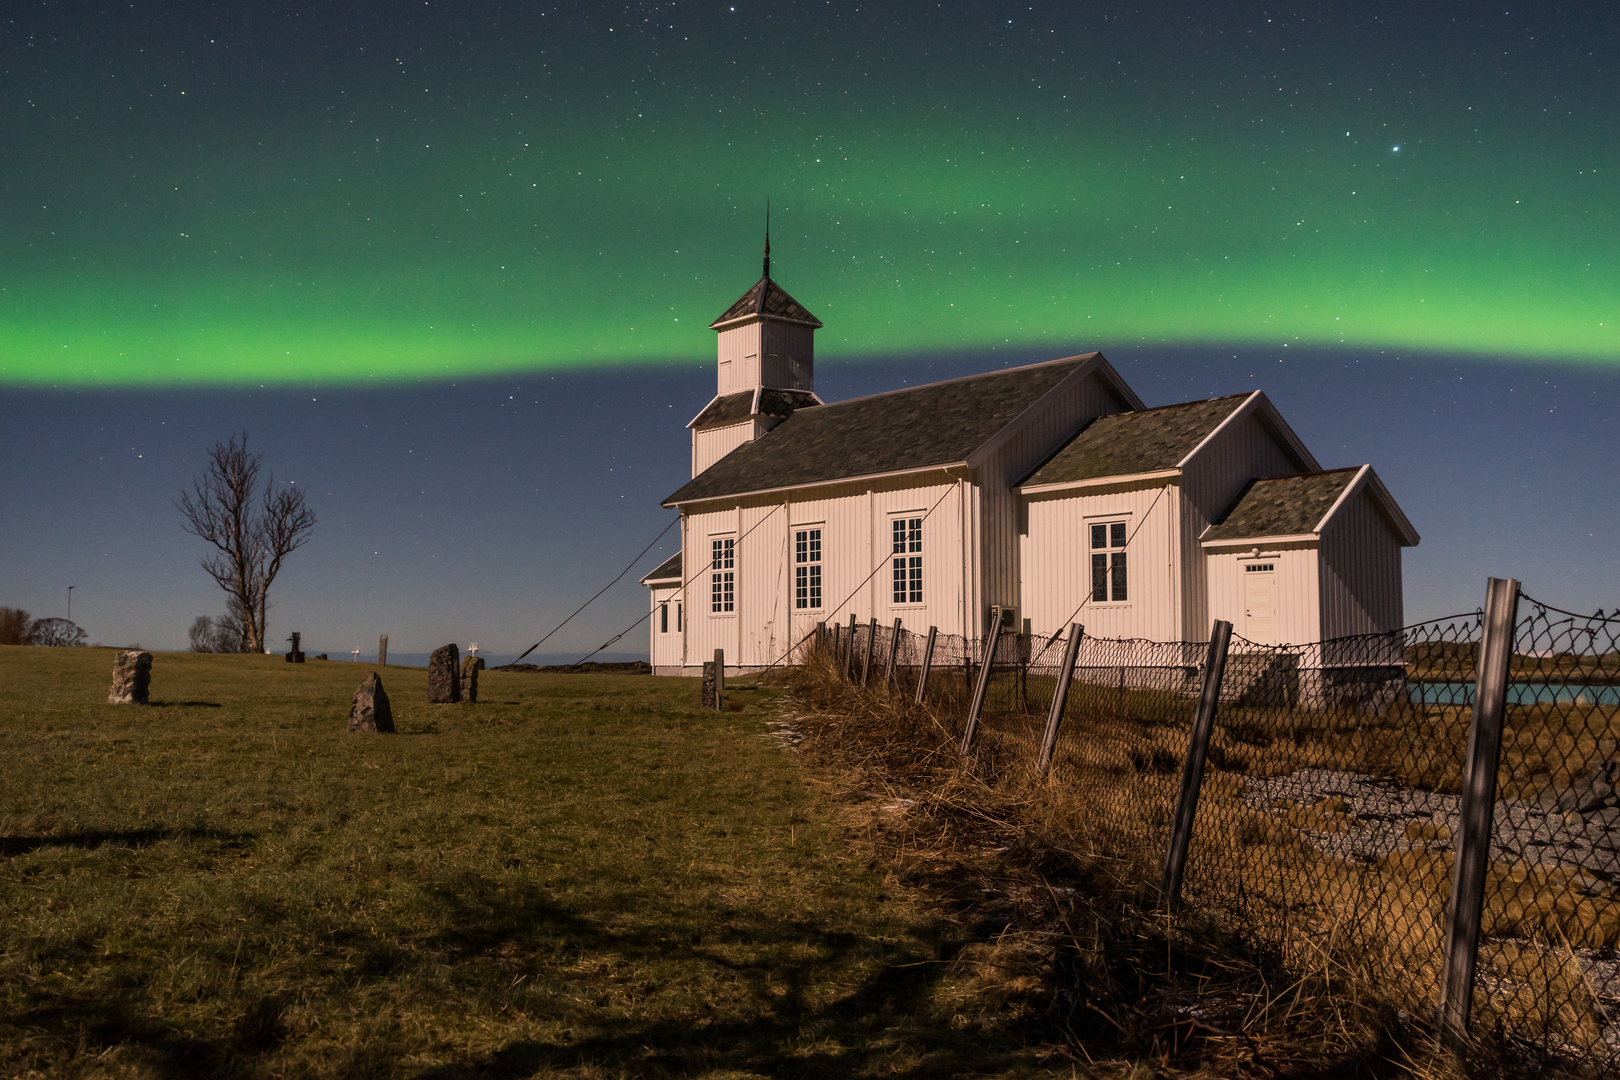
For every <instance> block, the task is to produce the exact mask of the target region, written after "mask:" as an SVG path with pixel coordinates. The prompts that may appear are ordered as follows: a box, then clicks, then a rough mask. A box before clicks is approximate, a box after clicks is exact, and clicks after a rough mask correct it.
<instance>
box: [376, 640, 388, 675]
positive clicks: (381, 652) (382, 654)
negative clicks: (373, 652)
mask: <svg viewBox="0 0 1620 1080" xmlns="http://www.w3.org/2000/svg"><path fill="white" fill-rule="evenodd" d="M377 666H378V667H387V666H388V635H387V634H384V635H383V636H382V637H380V638H378V639H377Z"/></svg>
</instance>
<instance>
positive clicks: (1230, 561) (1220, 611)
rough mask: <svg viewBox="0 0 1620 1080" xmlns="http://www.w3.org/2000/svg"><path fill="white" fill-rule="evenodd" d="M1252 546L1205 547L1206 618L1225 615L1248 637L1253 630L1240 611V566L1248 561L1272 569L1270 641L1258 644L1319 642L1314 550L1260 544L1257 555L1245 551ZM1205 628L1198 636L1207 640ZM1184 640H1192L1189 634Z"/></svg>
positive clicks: (1313, 546) (1310, 546) (1305, 544)
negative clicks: (1273, 597)
mask: <svg viewBox="0 0 1620 1080" xmlns="http://www.w3.org/2000/svg"><path fill="white" fill-rule="evenodd" d="M1253 547H1254V545H1250V546H1249V547H1247V548H1232V549H1224V550H1215V551H1211V552H1210V553H1209V554H1208V556H1207V558H1206V560H1205V561H1206V573H1207V578H1208V581H1209V603H1208V611H1209V619H1210V621H1211V622H1213V621H1214V620H1216V619H1225V620H1226V621H1227V622H1230V623H1231V624H1232V631H1233V632H1234V633H1236V634H1239V635H1241V636H1243V637H1245V638H1248V639H1249V640H1251V641H1252V640H1254V638H1255V636H1256V631H1255V630H1254V629H1253V628H1251V627H1250V625H1249V619H1248V616H1247V614H1246V612H1245V610H1244V593H1243V589H1244V585H1243V579H1244V574H1245V573H1246V572H1247V571H1245V570H1244V567H1245V566H1247V565H1249V564H1251V563H1262V564H1269V565H1271V566H1274V567H1276V569H1275V570H1274V571H1273V573H1275V574H1276V579H1275V580H1276V605H1277V608H1276V624H1275V633H1274V635H1273V636H1274V637H1275V638H1276V641H1275V642H1262V644H1281V645H1302V644H1305V643H1307V642H1312V641H1317V640H1320V638H1321V636H1322V633H1321V628H1322V624H1321V618H1320V615H1319V608H1318V605H1317V548H1316V544H1315V543H1314V542H1294V543H1290V544H1271V545H1267V544H1264V543H1262V544H1261V545H1260V557H1259V558H1255V557H1253V556H1252V555H1251V552H1252V550H1253ZM1209 630H1210V628H1209V626H1205V627H1204V628H1203V633H1202V635H1201V637H1202V638H1203V639H1205V640H1207V639H1208V638H1209ZM1188 640H1198V638H1196V637H1195V638H1189V639H1188Z"/></svg>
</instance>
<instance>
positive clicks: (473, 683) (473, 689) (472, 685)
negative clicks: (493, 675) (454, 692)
mask: <svg viewBox="0 0 1620 1080" xmlns="http://www.w3.org/2000/svg"><path fill="white" fill-rule="evenodd" d="M483 666H484V661H483V659H482V658H481V657H477V656H469V657H467V658H466V659H464V660H462V661H461V700H462V701H465V702H467V703H468V704H471V703H472V702H475V701H477V700H478V670H479V669H480V668H482V667H483Z"/></svg>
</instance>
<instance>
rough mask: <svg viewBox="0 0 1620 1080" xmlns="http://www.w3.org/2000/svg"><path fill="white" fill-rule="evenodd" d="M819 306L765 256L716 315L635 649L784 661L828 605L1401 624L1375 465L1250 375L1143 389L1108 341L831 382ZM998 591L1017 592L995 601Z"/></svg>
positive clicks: (656, 662)
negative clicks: (1307, 430)
mask: <svg viewBox="0 0 1620 1080" xmlns="http://www.w3.org/2000/svg"><path fill="white" fill-rule="evenodd" d="M821 325H822V324H821V322H820V321H819V320H818V319H817V318H816V317H815V316H814V315H812V314H810V312H809V311H808V310H806V309H805V308H804V306H803V305H801V304H799V303H798V302H797V301H796V300H794V299H793V298H792V297H791V296H789V295H788V294H787V292H785V291H784V290H783V289H782V287H781V286H780V285H778V284H777V283H776V282H775V281H773V280H772V279H771V274H770V246H769V243H768V242H767V244H766V249H765V272H764V276H762V277H761V278H760V279H759V281H757V282H755V283H754V285H753V287H752V288H750V289H749V290H748V291H747V292H745V293H744V294H743V295H742V297H741V298H740V299H738V300H737V302H736V303H734V304H732V305H731V306H730V307H729V308H727V309H726V310H725V312H724V313H723V314H722V315H721V316H720V317H719V318H718V319H716V320H715V321H714V322H713V323H712V324H711V329H713V330H716V331H718V333H719V339H720V341H719V347H720V348H719V380H718V384H717V386H716V389H715V396H714V399H713V400H711V401H710V402H709V403H708V404H707V405H706V406H704V408H703V410H702V411H701V412H700V413H698V415H697V416H696V417H694V418H693V419H692V421H691V423H689V424H688V425H687V427H689V428H690V429H691V432H692V479H691V481H690V482H689V483H687V484H686V485H684V486H683V487H682V488H681V489H680V490H679V491H676V492H675V493H674V494H672V495H671V496H669V498H667V499H665V500H664V503H663V505H664V506H666V507H673V508H675V509H678V510H679V511H680V515H681V524H680V527H681V550H680V552H679V553H678V554H676V555H674V556H672V557H671V558H670V559H668V560H667V561H665V562H664V563H663V564H662V565H660V566H659V567H658V568H657V569H656V570H654V571H653V572H652V573H650V574H648V575H647V576H646V577H645V578H643V579H642V584H643V585H645V586H646V587H647V588H648V590H649V591H650V593H651V599H652V607H653V611H652V620H651V639H652V641H651V645H652V663H653V667H654V670H655V671H656V672H657V673H659V674H666V675H675V674H697V673H699V672H700V671H701V668H702V664H703V662H704V661H705V660H709V659H712V658H713V656H714V650H715V649H724V650H725V655H726V661H727V669H728V670H733V669H736V670H751V669H757V668H760V667H763V666H765V665H768V664H770V663H772V662H773V661H776V660H778V659H780V658H781V657H782V655H783V654H784V652H785V651H786V650H788V649H789V648H791V647H792V646H793V645H794V644H795V643H797V642H799V641H800V640H801V639H803V638H804V637H805V635H806V634H808V633H810V632H811V631H813V629H814V627H815V625H816V624H817V623H819V622H822V621H827V622H844V623H847V622H848V620H849V617H850V615H852V614H853V615H854V616H855V617H856V618H857V619H858V620H859V621H860V622H862V623H865V622H866V621H867V620H868V619H871V618H873V617H876V618H877V619H878V621H879V622H880V623H882V624H884V625H888V624H890V623H892V622H893V621H894V619H895V618H897V617H898V618H901V619H903V620H904V625H905V626H906V627H908V628H910V629H913V630H917V631H919V632H920V631H923V630H925V629H926V628H927V627H929V626H937V627H939V629H940V631H941V632H944V633H953V634H961V635H962V636H964V637H967V638H970V639H978V638H981V637H982V636H983V635H984V633H985V630H986V629H987V627H988V626H989V620H990V618H991V608H992V606H997V607H1000V608H1002V609H1003V618H1005V619H1010V620H1011V621H1012V624H1013V625H1014V626H1015V627H1016V628H1017V629H1020V630H1025V631H1033V632H1036V633H1043V634H1045V633H1052V632H1054V631H1058V630H1061V629H1063V628H1064V627H1066V626H1067V625H1068V624H1069V623H1070V622H1079V623H1081V624H1082V625H1084V626H1085V629H1086V633H1087V635H1088V636H1092V637H1136V638H1148V639H1153V640H1158V641H1201V640H1207V639H1208V637H1209V631H1210V624H1211V621H1212V620H1214V619H1226V620H1229V621H1230V622H1231V623H1232V624H1233V628H1234V630H1235V632H1236V633H1238V634H1240V635H1242V636H1243V637H1245V638H1247V639H1249V640H1250V641H1254V642H1259V643H1266V644H1280V643H1305V642H1310V641H1317V640H1323V639H1326V638H1333V637H1341V636H1346V635H1350V634H1362V633H1373V632H1382V631H1387V630H1393V629H1397V628H1398V627H1400V626H1401V625H1402V622H1403V619H1402V601H1401V549H1402V548H1403V547H1410V546H1412V545H1415V544H1416V543H1417V542H1418V534H1417V532H1416V531H1415V530H1414V529H1413V528H1412V524H1411V522H1409V521H1408V520H1407V518H1406V515H1405V514H1404V513H1402V511H1401V508H1400V507H1399V506H1398V505H1396V503H1395V500H1394V499H1393V498H1392V497H1391V496H1390V493H1389V491H1388V489H1386V488H1385V487H1384V484H1383V482H1382V481H1381V480H1379V478H1378V474H1377V473H1375V472H1374V471H1373V469H1372V466H1370V465H1361V466H1359V467H1351V468H1343V469H1328V470H1324V469H1323V468H1322V467H1321V465H1320V464H1318V462H1317V460H1316V458H1315V457H1313V456H1312V454H1311V452H1310V451H1309V450H1308V449H1306V447H1305V444H1304V443H1303V442H1302V441H1301V440H1300V438H1299V436H1298V435H1296V434H1295V433H1294V431H1293V429H1292V428H1290V427H1289V426H1288V423H1287V421H1285V420H1284V419H1283V417H1282V415H1281V414H1280V413H1278V411H1277V409H1276V408H1275V407H1274V406H1273V405H1272V404H1271V402H1270V401H1269V400H1267V398H1266V396H1265V394H1264V393H1262V392H1260V391H1255V392H1253V393H1248V394H1235V395H1232V396H1231V397H1220V398H1213V399H1211V400H1208V401H1188V402H1183V403H1181V404H1177V405H1165V406H1161V407H1159V408H1153V409H1150V408H1147V407H1146V406H1145V405H1144V404H1143V402H1142V400H1141V399H1140V398H1138V397H1137V396H1136V393H1135V391H1133V390H1132V389H1131V388H1130V387H1129V386H1128V385H1126V383H1125V380H1124V379H1122V378H1120V375H1119V373H1118V372H1117V371H1115V370H1114V368H1113V366H1112V365H1111V364H1109V362H1108V361H1107V359H1106V358H1104V357H1103V355H1102V354H1101V353H1088V354H1086V355H1083V356H1070V357H1065V358H1063V359H1060V360H1051V361H1047V362H1046V363H1041V364H1032V365H1029V366H1027V367H1018V368H1007V369H1003V370H1000V371H992V372H987V373H985V374H983V375H972V376H968V377H966V378H960V379H950V380H947V381H945V382H938V383H932V384H929V385H926V386H914V387H907V388H905V389H903V390H895V391H891V392H889V393H884V394H874V395H872V396H869V397H862V398H855V399H852V400H849V401H840V402H834V403H832V404H828V403H826V402H823V401H822V400H821V399H820V398H819V397H817V396H816V393H815V362H814V335H815V331H816V330H817V329H818V328H819V327H820V326H821ZM1009 609H1010V611H1009Z"/></svg>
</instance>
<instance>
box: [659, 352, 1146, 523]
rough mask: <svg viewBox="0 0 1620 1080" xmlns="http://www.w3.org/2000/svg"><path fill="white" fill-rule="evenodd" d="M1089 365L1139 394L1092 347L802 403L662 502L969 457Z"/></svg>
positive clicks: (1125, 399)
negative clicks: (853, 395)
mask: <svg viewBox="0 0 1620 1080" xmlns="http://www.w3.org/2000/svg"><path fill="white" fill-rule="evenodd" d="M1083 370H1091V371H1095V372H1096V373H1097V374H1099V375H1100V376H1102V377H1103V378H1104V380H1105V381H1106V382H1107V384H1108V386H1109V388H1110V390H1111V391H1112V392H1113V393H1114V394H1115V396H1116V397H1117V398H1118V400H1119V401H1120V403H1121V405H1122V406H1124V407H1126V408H1134V407H1136V406H1138V405H1139V404H1140V402H1139V401H1138V400H1137V399H1136V395H1135V394H1133V393H1132V392H1131V390H1130V387H1128V386H1126V385H1125V383H1124V381H1123V380H1121V379H1120V378H1119V376H1118V374H1117V373H1116V372H1115V371H1114V369H1113V367H1112V366H1110V365H1109V363H1108V361H1107V360H1106V359H1105V358H1104V357H1103V355H1102V354H1101V353H1088V354H1086V355H1084V356H1075V357H1069V358H1067V359H1063V360H1050V361H1047V362H1046V363H1043V364H1031V365H1029V366H1027V367H1017V368H1008V369H1005V370H1002V371H993V372H989V373H987V374H983V375H970V376H967V377H965V378H960V379H950V380H947V381H945V382H937V383H929V384H927V385H924V386H914V387H908V388H906V389H904V390H891V391H889V392H888V393H883V394H873V395H871V396H869V397H862V398H853V399H851V400H849V401H839V402H834V403H832V404H830V405H821V406H819V407H817V408H814V409H801V410H799V411H797V412H795V413H794V414H793V415H792V416H790V417H789V418H788V419H786V420H784V421H782V423H780V424H778V425H777V426H776V427H774V428H772V429H771V430H770V431H769V432H767V433H766V434H765V435H762V436H761V437H760V438H758V439H756V440H755V441H753V442H751V443H744V444H743V445H742V446H739V447H737V449H735V450H733V451H732V452H731V453H729V454H727V455H726V456H725V457H723V458H721V459H720V460H719V461H717V462H715V463H714V464H713V465H711V466H709V467H708V468H707V469H705V470H704V471H703V472H702V473H700V474H699V475H698V476H696V477H694V478H693V479H692V480H691V481H690V482H689V483H687V484H686V485H685V486H684V487H682V488H681V489H680V490H679V491H677V492H675V493H674V494H673V495H671V496H669V498H667V499H665V500H664V505H665V506H675V505H679V504H681V503H685V502H694V501H696V500H699V499H711V498H719V497H722V496H728V495H744V494H748V493H750V492H759V491H775V490H780V489H782V488H791V487H802V486H805V485H809V484H818V483H830V482H832V481H836V480H846V479H854V478H856V477H864V476H877V475H882V474H886V473H897V472H907V471H912V470H917V469H924V468H930V467H941V466H947V465H959V464H965V463H966V462H967V461H968V460H969V458H971V457H972V456H973V454H974V453H975V452H976V451H979V450H980V449H981V448H983V447H985V446H986V445H987V444H989V443H990V442H991V441H992V440H993V439H994V438H995V437H996V436H997V435H998V434H999V433H1000V432H1001V431H1003V430H1004V429H1005V428H1007V427H1008V425H1010V424H1011V423H1012V422H1013V421H1014V420H1016V419H1017V418H1018V417H1019V416H1020V415H1021V414H1022V413H1023V412H1024V411H1025V410H1026V409H1028V408H1029V407H1030V406H1031V405H1033V404H1034V403H1035V402H1036V401H1038V400H1040V398H1042V397H1043V396H1045V395H1046V394H1047V393H1048V392H1050V391H1051V390H1052V389H1053V388H1055V387H1056V386H1057V385H1058V384H1059V383H1061V382H1063V381H1064V380H1065V379H1067V378H1069V377H1070V376H1072V375H1075V374H1076V373H1077V372H1080V371H1083Z"/></svg>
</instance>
